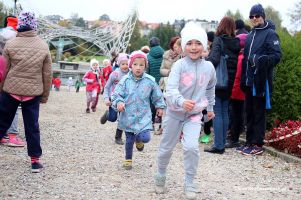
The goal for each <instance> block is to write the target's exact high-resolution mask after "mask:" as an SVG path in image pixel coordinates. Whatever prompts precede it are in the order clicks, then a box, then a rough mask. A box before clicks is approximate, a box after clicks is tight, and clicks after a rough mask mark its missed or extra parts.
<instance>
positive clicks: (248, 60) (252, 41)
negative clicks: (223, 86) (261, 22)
mask: <svg viewBox="0 0 301 200" xmlns="http://www.w3.org/2000/svg"><path fill="white" fill-rule="evenodd" d="M254 32H255V33H254V35H253V38H252V42H251V45H250V49H249V55H248V60H247V69H246V77H247V79H246V85H247V83H248V69H249V59H250V55H251V50H252V46H253V43H254V38H255V35H256V30H254Z"/></svg>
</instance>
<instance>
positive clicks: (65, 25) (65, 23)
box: [58, 19, 71, 28]
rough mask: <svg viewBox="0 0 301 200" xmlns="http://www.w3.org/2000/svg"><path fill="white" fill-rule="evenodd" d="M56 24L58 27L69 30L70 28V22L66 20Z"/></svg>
mask: <svg viewBox="0 0 301 200" xmlns="http://www.w3.org/2000/svg"><path fill="white" fill-rule="evenodd" d="M58 24H59V25H60V26H62V27H66V28H70V27H71V25H70V22H69V21H68V20H66V19H64V20H60V21H59V23H58Z"/></svg>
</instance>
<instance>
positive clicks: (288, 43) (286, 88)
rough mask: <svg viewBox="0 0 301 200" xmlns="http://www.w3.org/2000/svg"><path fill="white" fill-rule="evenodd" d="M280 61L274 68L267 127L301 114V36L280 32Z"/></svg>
mask: <svg viewBox="0 0 301 200" xmlns="http://www.w3.org/2000/svg"><path fill="white" fill-rule="evenodd" d="M279 36H280V41H281V48H282V59H281V62H280V63H279V64H278V65H277V66H276V68H275V80H274V87H273V94H272V110H271V111H270V113H269V114H268V127H271V126H275V122H276V121H279V122H284V121H286V120H289V119H290V120H297V119H299V118H300V115H301V95H300V91H301V81H300V77H301V55H300V52H301V38H300V37H297V36H291V35H289V34H288V33H286V32H280V33H279Z"/></svg>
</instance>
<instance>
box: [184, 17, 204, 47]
mask: <svg viewBox="0 0 301 200" xmlns="http://www.w3.org/2000/svg"><path fill="white" fill-rule="evenodd" d="M181 38H182V39H181V46H182V49H183V51H185V46H186V44H187V42H188V41H190V40H198V41H200V42H201V43H202V45H203V47H204V49H207V42H208V38H207V33H206V32H205V30H204V29H203V28H202V27H201V26H199V25H197V24H196V23H195V22H193V21H190V22H188V23H187V24H185V26H184V28H183V29H182V31H181Z"/></svg>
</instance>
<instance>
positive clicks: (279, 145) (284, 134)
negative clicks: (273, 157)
mask: <svg viewBox="0 0 301 200" xmlns="http://www.w3.org/2000/svg"><path fill="white" fill-rule="evenodd" d="M265 143H266V144H267V145H269V146H272V147H274V148H276V149H278V150H281V151H284V152H286V153H289V154H292V155H295V156H298V157H300V158H301V121H300V120H299V121H290V120H289V121H287V122H285V123H283V124H280V125H279V126H278V127H277V128H274V129H273V130H272V131H270V132H268V133H267V134H266V137H265Z"/></svg>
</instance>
